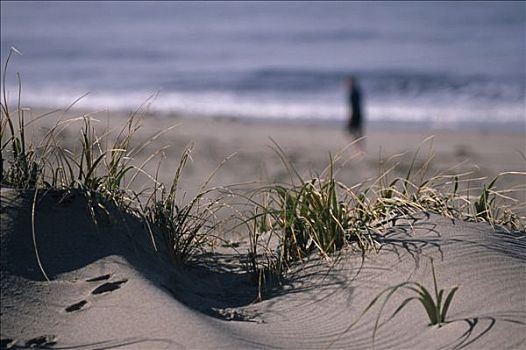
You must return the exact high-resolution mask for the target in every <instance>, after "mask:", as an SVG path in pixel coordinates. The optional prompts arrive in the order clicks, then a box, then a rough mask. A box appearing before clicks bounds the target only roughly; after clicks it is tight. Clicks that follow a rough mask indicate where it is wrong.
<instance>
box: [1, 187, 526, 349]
mask: <svg viewBox="0 0 526 350" xmlns="http://www.w3.org/2000/svg"><path fill="white" fill-rule="evenodd" d="M58 197H59V196H58V195H56V194H55V195H53V194H48V195H46V196H45V197H43V199H42V200H41V201H40V202H39V203H38V205H37V208H36V209H37V214H36V216H35V224H36V239H37V246H38V251H39V253H40V258H41V261H42V264H43V266H44V269H45V271H46V273H47V275H48V276H49V278H50V279H51V281H50V282H47V281H45V279H44V278H43V275H42V273H41V272H40V270H39V268H38V265H37V262H36V259H35V253H34V249H33V241H32V233H31V232H32V231H31V210H30V209H31V206H30V205H29V204H30V203H31V200H32V194H31V193H25V194H20V193H18V192H16V191H13V190H6V189H2V227H1V228H2V269H1V271H2V281H1V282H2V299H1V302H2V315H1V317H2V319H1V321H2V330H1V333H2V335H1V336H2V344H3V345H2V346H3V347H5V346H7V344H8V343H9V340H12V341H13V343H14V344H16V345H18V346H22V347H23V346H26V347H29V346H32V344H33V345H35V344H38V345H40V346H42V347H45V346H49V347H52V348H61V349H68V348H69V349H103V348H120V347H123V348H133V349H150V348H151V349H154V348H155V349H178V348H195V349H216V348H294V349H300V348H302V349H326V348H334V349H344V348H345V349H349V348H352V349H369V348H371V347H372V346H373V343H372V341H373V339H372V332H373V327H374V322H375V320H376V317H377V315H378V309H377V308H376V307H373V309H371V310H370V311H369V312H368V313H366V314H365V315H364V316H363V317H362V318H361V319H360V320H359V321H358V322H357V323H355V324H354V326H353V327H351V328H350V329H349V326H350V325H351V324H352V323H354V322H355V321H356V320H357V319H358V316H359V315H360V314H361V313H362V311H363V310H364V308H365V307H366V306H367V305H368V303H369V302H370V301H371V300H372V299H373V297H374V296H375V295H377V294H378V293H380V292H381V291H382V290H384V289H385V288H386V287H389V286H393V285H396V284H398V283H400V282H403V281H406V280H412V281H418V282H420V283H422V284H424V285H425V286H427V287H429V288H432V279H431V273H430V264H429V257H433V258H434V264H435V268H436V271H437V275H438V276H437V278H438V281H439V282H438V283H439V286H440V288H448V287H452V286H454V285H458V286H460V289H459V291H458V292H457V295H456V297H455V298H454V301H453V303H452V305H451V311H450V312H449V320H451V321H452V322H451V323H448V324H446V325H444V326H442V327H441V328H437V327H436V326H435V327H428V326H427V323H428V321H427V317H426V315H425V312H424V309H423V308H422V306H421V305H419V304H418V303H417V302H413V303H412V304H409V306H407V308H405V309H404V310H403V311H402V312H400V313H399V314H398V315H397V316H396V317H395V318H393V319H392V320H390V321H389V322H387V323H386V324H385V325H383V326H381V327H380V328H379V330H378V332H377V334H376V337H375V342H374V346H375V347H376V348H378V349H392V348H398V349H408V348H413V349H439V348H448V349H449V348H476V349H496V348H521V347H524V345H525V335H524V334H526V333H525V332H524V331H525V327H526V326H525V322H526V294H525V293H524V291H525V290H526V286H525V278H524V277H525V273H526V235H525V234H524V233H520V234H510V233H505V232H501V231H499V230H498V229H497V231H496V232H494V231H493V229H492V228H491V227H490V226H489V225H486V224H471V223H465V222H458V221H452V220H449V219H445V218H442V217H438V216H435V215H432V216H429V217H428V216H426V215H423V214H422V215H421V216H420V217H419V219H418V220H417V221H414V222H413V221H411V222H407V223H405V224H403V223H400V224H398V225H397V226H396V227H395V228H393V229H392V231H391V232H389V233H388V234H387V235H386V237H385V240H386V243H385V245H384V247H383V248H382V249H381V250H380V251H379V252H378V253H371V254H370V255H367V256H366V258H365V260H364V261H363V262H362V260H361V257H360V256H356V255H354V254H351V253H350V252H348V253H346V254H344V255H343V256H342V257H341V258H340V259H339V260H338V262H337V263H336V264H328V263H327V262H324V261H320V260H318V259H316V258H313V259H312V260H311V261H310V262H308V263H307V264H305V265H301V266H297V267H296V271H294V272H293V273H291V274H290V277H289V279H288V280H287V281H286V283H285V285H284V286H283V287H282V288H280V289H277V290H276V291H275V292H274V293H273V294H272V297H271V298H269V299H267V300H265V301H263V302H260V303H252V301H253V300H254V296H255V290H254V287H253V285H251V283H250V278H249V276H248V275H247V274H246V272H244V271H243V270H242V269H239V268H237V269H236V268H235V266H236V263H235V261H239V256H237V255H235V254H233V253H232V254H231V255H229V254H226V253H224V252H223V253H215V254H210V255H209V256H208V257H207V258H206V259H207V261H208V262H207V264H204V265H201V266H194V267H191V268H187V269H176V268H174V267H173V265H172V264H170V263H169V261H168V258H167V255H166V254H164V253H163V252H162V250H161V251H160V252H157V253H155V252H154V251H153V249H152V248H151V247H152V245H151V242H149V237H145V235H144V231H143V230H141V227H140V224H139V222H138V221H136V220H135V219H133V218H129V217H123V218H122V219H114V220H113V221H114V222H112V223H106V224H105V225H102V226H99V228H98V229H96V228H95V226H94V225H93V223H92V222H91V218H90V216H89V214H88V212H87V211H86V208H85V207H84V206H83V199H82V198H79V197H73V198H71V199H70V201H69V202H68V203H62V204H58ZM39 198H40V197H39ZM114 217H118V216H114ZM229 261H230V263H229ZM406 296H407V294H405V295H404V293H402V292H401V293H399V295H398V294H397V295H396V296H395V297H394V298H393V299H391V300H390V302H389V303H388V304H387V307H386V309H385V310H384V313H383V315H384V316H383V317H382V320H385V319H386V318H387V316H388V315H390V314H391V313H392V312H393V311H394V310H395V309H396V307H397V306H398V305H399V304H400V302H401V301H402V300H403V299H404V298H405V297H406Z"/></svg>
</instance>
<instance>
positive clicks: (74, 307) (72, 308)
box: [65, 300, 88, 312]
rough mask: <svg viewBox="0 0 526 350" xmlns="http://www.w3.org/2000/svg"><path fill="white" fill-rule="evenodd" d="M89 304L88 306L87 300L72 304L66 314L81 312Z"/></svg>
mask: <svg viewBox="0 0 526 350" xmlns="http://www.w3.org/2000/svg"><path fill="white" fill-rule="evenodd" d="M87 304H88V302H87V301H86V300H81V301H79V302H78V303H75V304H71V305H70V306H68V307H67V308H66V309H65V310H66V312H73V311H79V310H81V309H82V308H83V307H84V306H86V305H87Z"/></svg>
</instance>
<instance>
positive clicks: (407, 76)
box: [0, 1, 526, 129]
mask: <svg viewBox="0 0 526 350" xmlns="http://www.w3.org/2000/svg"><path fill="white" fill-rule="evenodd" d="M0 4H1V50H2V55H1V56H2V61H3V62H5V59H6V57H7V55H8V53H9V49H10V47H12V46H14V47H16V48H17V49H18V50H19V51H20V52H21V53H22V54H23V55H22V56H17V57H16V58H13V61H12V64H11V66H10V70H11V72H12V73H14V72H16V71H18V72H20V73H21V77H22V84H23V102H24V103H25V104H26V105H30V106H32V107H36V106H38V107H62V108H63V107H66V106H67V105H69V104H70V103H72V102H73V101H74V100H75V99H77V98H78V97H80V96H82V95H84V94H85V93H89V95H88V96H87V97H85V98H83V99H82V100H81V101H80V102H79V103H78V104H77V107H80V108H90V109H100V108H108V109H111V110H127V109H132V108H135V107H137V106H138V105H139V104H140V103H141V102H143V101H145V100H146V99H147V98H148V97H149V96H151V95H152V94H156V99H155V101H154V102H153V104H152V105H151V110H152V111H154V112H157V113H159V114H180V115H186V116H229V117H239V118H258V119H260V118H263V119H269V118H270V119H286V120H295V121H300V122H302V121H309V122H316V123H318V122H319V123H343V121H344V120H345V118H346V108H347V105H346V103H347V99H346V95H345V94H346V91H345V84H344V82H343V79H344V78H345V77H346V76H347V75H348V74H353V75H355V76H357V77H358V79H359V80H360V82H361V85H362V88H363V91H364V94H365V101H364V103H365V111H366V117H367V121H368V126H371V127H373V128H374V127H375V126H378V125H381V126H386V125H390V126H392V127H395V126H403V127H404V128H405V127H418V128H420V127H431V128H462V127H467V128H505V129H514V128H515V129H516V128H517V127H520V128H524V125H525V51H526V48H525V46H526V39H525V27H526V7H525V6H526V5H525V3H524V2H504V1H498V2H412V1H411V2H365V3H362V2H209V3H201V2H138V1H137V2H135V1H133V2H131V1H130V2H126V1H116V2H105V1H104V2H102V1H101V2H96V1H93V2H91V1H89V2H80V1H74V2H66V1H60V2H51V1H40V2H38V1H37V2H33V1H23V2H18V1H16V2H15V1H2V2H1V3H0ZM7 90H8V91H9V93H10V94H11V96H13V95H16V92H17V81H16V78H13V75H10V76H8V81H7Z"/></svg>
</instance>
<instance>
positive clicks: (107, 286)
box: [64, 274, 128, 313]
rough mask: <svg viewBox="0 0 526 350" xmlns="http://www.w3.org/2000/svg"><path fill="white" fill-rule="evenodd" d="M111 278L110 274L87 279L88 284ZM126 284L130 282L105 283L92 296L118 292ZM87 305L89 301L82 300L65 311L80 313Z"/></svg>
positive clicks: (92, 292) (93, 291)
mask: <svg viewBox="0 0 526 350" xmlns="http://www.w3.org/2000/svg"><path fill="white" fill-rule="evenodd" d="M110 277H111V275H110V274H106V275H102V276H98V277H94V278H90V279H87V280H86V282H100V281H105V280H108V279H110ZM126 282H128V280H127V279H122V280H120V281H115V282H106V283H103V284H101V285H100V286H98V287H97V288H95V289H94V290H92V291H91V294H92V295H99V294H104V293H109V292H113V291H114V290H117V289H119V288H121V285H122V284H124V283H126ZM86 305H88V301H87V300H85V299H83V300H81V301H79V302H77V303H74V304H71V305H69V306H68V307H66V308H65V309H64V310H65V311H66V312H68V313H69V312H75V311H80V310H82V309H84V308H85V306H86Z"/></svg>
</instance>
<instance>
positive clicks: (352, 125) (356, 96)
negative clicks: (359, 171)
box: [346, 76, 365, 152]
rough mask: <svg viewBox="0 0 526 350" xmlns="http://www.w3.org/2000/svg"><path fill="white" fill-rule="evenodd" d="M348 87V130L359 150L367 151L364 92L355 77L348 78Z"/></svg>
mask: <svg viewBox="0 0 526 350" xmlns="http://www.w3.org/2000/svg"><path fill="white" fill-rule="evenodd" d="M346 83H347V89H348V104H349V107H348V121H347V130H348V131H349V132H350V133H351V135H352V137H353V142H355V144H356V148H357V149H358V151H359V152H365V144H364V140H363V139H362V137H363V119H364V117H363V113H362V92H361V90H360V86H359V85H358V80H357V79H356V78H355V77H352V76H351V77H348V78H347V82H346Z"/></svg>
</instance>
